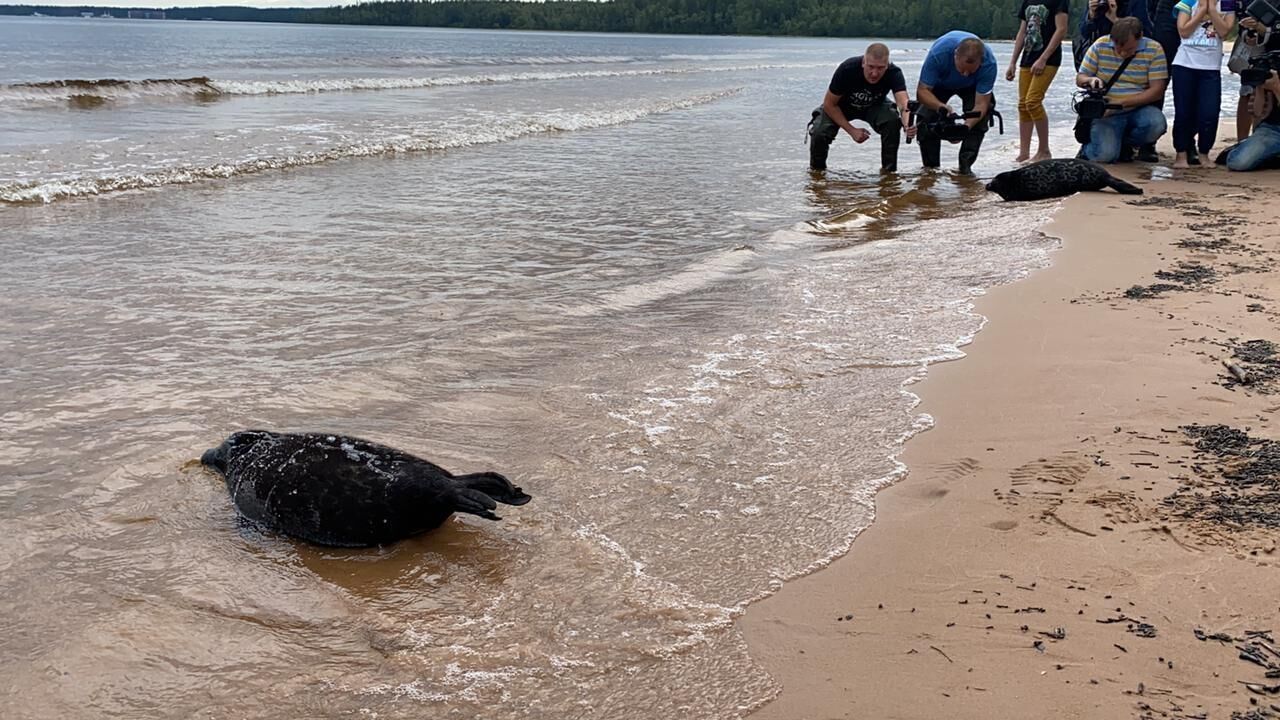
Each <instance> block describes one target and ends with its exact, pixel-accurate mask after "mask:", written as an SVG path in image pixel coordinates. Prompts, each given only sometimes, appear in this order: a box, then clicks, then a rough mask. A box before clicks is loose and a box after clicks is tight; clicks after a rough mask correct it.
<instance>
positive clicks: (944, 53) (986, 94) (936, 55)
mask: <svg viewBox="0 0 1280 720" xmlns="http://www.w3.org/2000/svg"><path fill="white" fill-rule="evenodd" d="M997 72H998V68H997V66H996V56H995V53H993V52H991V48H989V47H987V46H986V45H984V44H983V43H982V41H981V40H979V39H978V36H977V35H974V34H973V33H969V32H965V31H963V30H953V31H951V32H949V33H947V34H946V35H943V36H942V37H940V38H938V39H937V40H935V41H934V43H933V46H932V47H930V48H929V54H928V56H926V57H925V59H924V66H923V67H921V68H920V84H919V85H917V86H916V100H917V101H918V102H919V103H920V110H919V121H918V123H917V126H918V127H919V136H920V160H921V162H922V163H923V164H924V166H925V167H927V168H936V167H938V166H939V165H941V164H942V160H941V155H942V138H941V137H939V136H938V135H937V134H935V132H934V131H933V130H932V129H931V128H930V124H931V123H934V122H936V121H937V120H938V119H939V118H940V117H947V116H950V115H955V114H956V109H955V108H953V107H951V106H950V105H948V104H947V101H949V100H950V99H951V98H952V97H959V98H960V101H961V103H962V108H963V112H965V113H967V112H969V111H977V113H978V117H974V118H969V119H967V120H965V121H964V124H965V126H966V127H967V128H968V130H967V132H965V133H964V137H963V138H948V139H949V140H950V141H951V142H957V141H958V142H960V172H961V173H962V174H965V175H968V174H970V173H972V172H973V170H972V167H973V163H974V161H976V160H977V159H978V150H979V149H980V148H981V147H982V139H983V137H985V136H986V134H987V128H988V127H990V126H991V115H990V113H991V109H992V106H993V105H994V104H995V98H994V97H993V96H992V91H993V90H994V89H995V84H996V74H997Z"/></svg>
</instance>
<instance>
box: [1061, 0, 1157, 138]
mask: <svg viewBox="0 0 1280 720" xmlns="http://www.w3.org/2000/svg"><path fill="white" fill-rule="evenodd" d="M1126 59H1128V60H1129V64H1128V65H1127V66H1126V67H1125V68H1124V72H1123V73H1121V74H1120V76H1119V77H1118V78H1116V81H1115V82H1114V83H1112V85H1111V89H1110V90H1108V91H1107V102H1108V103H1110V104H1115V105H1119V106H1120V107H1119V108H1118V109H1113V110H1108V111H1107V114H1106V116H1105V117H1102V118H1098V119H1097V120H1094V121H1093V127H1092V128H1091V130H1090V135H1089V142H1088V144H1086V145H1085V146H1084V150H1083V155H1084V157H1085V159H1087V160H1093V161H1094V162H1104V163H1110V162H1116V161H1118V160H1119V161H1126V160H1130V159H1132V153H1133V149H1134V148H1135V147H1139V146H1142V145H1147V144H1150V143H1154V142H1155V141H1156V140H1157V139H1158V138H1159V137H1160V136H1161V135H1164V133H1165V131H1166V130H1168V123H1167V122H1166V121H1165V119H1164V112H1163V111H1162V110H1161V109H1160V106H1161V103H1162V102H1163V100H1164V91H1165V88H1166V87H1167V86H1168V84H1169V67H1168V64H1167V63H1166V61H1165V57H1164V50H1162V49H1161V48H1160V44H1159V43H1157V42H1155V41H1153V40H1150V39H1148V38H1145V37H1143V36H1142V21H1140V20H1138V19H1137V18H1134V17H1126V18H1120V19H1119V20H1117V21H1116V22H1115V24H1114V25H1112V27H1111V35H1110V36H1108V37H1105V38H1101V39H1099V40H1098V41H1097V42H1095V43H1094V44H1093V45H1092V46H1091V47H1090V48H1089V50H1088V51H1087V52H1085V56H1084V61H1083V62H1081V63H1080V72H1079V74H1077V75H1076V85H1077V86H1079V87H1081V88H1096V89H1098V90H1101V89H1102V88H1103V87H1104V86H1105V85H1106V84H1107V81H1109V80H1110V79H1111V77H1112V76H1113V75H1115V74H1116V71H1117V70H1119V69H1120V65H1121V64H1123V63H1124V61H1125V60H1126Z"/></svg>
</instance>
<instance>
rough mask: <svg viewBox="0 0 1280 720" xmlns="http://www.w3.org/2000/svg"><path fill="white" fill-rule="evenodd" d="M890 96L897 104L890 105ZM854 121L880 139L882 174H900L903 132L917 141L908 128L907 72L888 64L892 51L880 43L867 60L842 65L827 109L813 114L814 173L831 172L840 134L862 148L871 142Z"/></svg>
mask: <svg viewBox="0 0 1280 720" xmlns="http://www.w3.org/2000/svg"><path fill="white" fill-rule="evenodd" d="M890 92H892V93H893V99H894V101H893V102H889V100H888V99H887V96H888V94H889V93H890ZM852 120H863V121H865V122H866V123H867V124H869V125H870V126H871V127H872V128H873V129H874V130H875V131H876V134H878V135H879V136H880V169H881V170H882V171H885V172H896V171H897V169H898V143H899V142H900V135H899V131H901V130H902V129H903V128H906V131H907V137H914V136H915V128H914V127H908V124H907V123H908V113H907V81H906V79H905V78H904V77H903V76H902V70H900V69H898V67H897V66H896V65H894V64H893V63H891V62H889V48H888V47H886V46H885V45H883V44H881V43H872V44H871V45H869V46H867V51H866V52H865V53H864V54H863V55H862V57H852V58H849V59H848V60H845V61H844V62H842V63H840V67H838V68H836V72H835V74H834V75H832V76H831V85H830V86H829V87H828V88H827V95H826V97H825V98H824V99H823V101H822V107H820V108H818V109H817V110H814V111H813V121H812V122H811V123H810V125H809V138H810V143H809V167H810V168H812V169H814V170H825V169H826V168H827V153H828V152H829V151H830V149H831V143H833V142H835V139H836V136H837V135H839V134H840V130H841V129H843V130H844V131H845V132H846V133H848V134H849V137H851V138H853V141H854V142H857V143H863V142H866V141H867V138H869V137H871V133H870V132H868V131H867V130H866V129H865V128H860V127H854V125H853V124H852V122H851V121H852Z"/></svg>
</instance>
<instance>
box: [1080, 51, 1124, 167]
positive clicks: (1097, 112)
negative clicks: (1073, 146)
mask: <svg viewBox="0 0 1280 720" xmlns="http://www.w3.org/2000/svg"><path fill="white" fill-rule="evenodd" d="M1132 60H1133V56H1129V57H1127V58H1125V59H1124V61H1123V62H1121V63H1120V67H1118V68H1116V71H1115V72H1114V73H1112V75H1111V78H1110V79H1109V80H1107V81H1106V82H1105V83H1103V85H1102V87H1100V88H1098V87H1089V88H1085V89H1083V90H1081V91H1080V92H1078V93H1076V95H1075V96H1074V97H1072V98H1071V109H1072V110H1074V111H1075V113H1076V127H1075V136H1076V142H1078V143H1080V144H1081V145H1087V144H1089V139H1090V138H1091V137H1092V135H1093V121H1094V120H1097V119H1099V118H1101V117H1103V116H1105V115H1106V114H1107V111H1108V110H1119V109H1120V108H1121V106H1120V105H1116V104H1115V103H1109V102H1107V93H1109V92H1111V86H1112V85H1115V84H1116V80H1119V79H1120V76H1121V75H1123V74H1124V69H1125V68H1127V67H1129V62H1130V61H1132Z"/></svg>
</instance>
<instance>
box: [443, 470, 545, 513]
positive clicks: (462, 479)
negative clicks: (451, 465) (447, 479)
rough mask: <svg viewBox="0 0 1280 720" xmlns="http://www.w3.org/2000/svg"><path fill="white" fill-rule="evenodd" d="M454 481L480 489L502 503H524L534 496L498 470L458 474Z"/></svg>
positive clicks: (467, 486)
mask: <svg viewBox="0 0 1280 720" xmlns="http://www.w3.org/2000/svg"><path fill="white" fill-rule="evenodd" d="M453 480H454V482H456V483H458V484H459V485H461V486H462V487H465V488H471V489H472V490H479V491H480V492H482V493H484V494H485V495H488V496H489V497H491V498H493V499H494V500H497V501H498V502H500V503H504V504H507V505H524V504H525V503H527V502H529V501H530V500H532V499H533V498H531V497H529V496H528V495H526V494H525V492H524V491H523V490H521V489H520V488H518V487H516V486H515V485H512V484H511V481H510V480H508V479H506V478H505V477H503V476H502V475H499V474H498V473H496V472H482V473H472V474H470V475H457V476H454V478H453Z"/></svg>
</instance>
